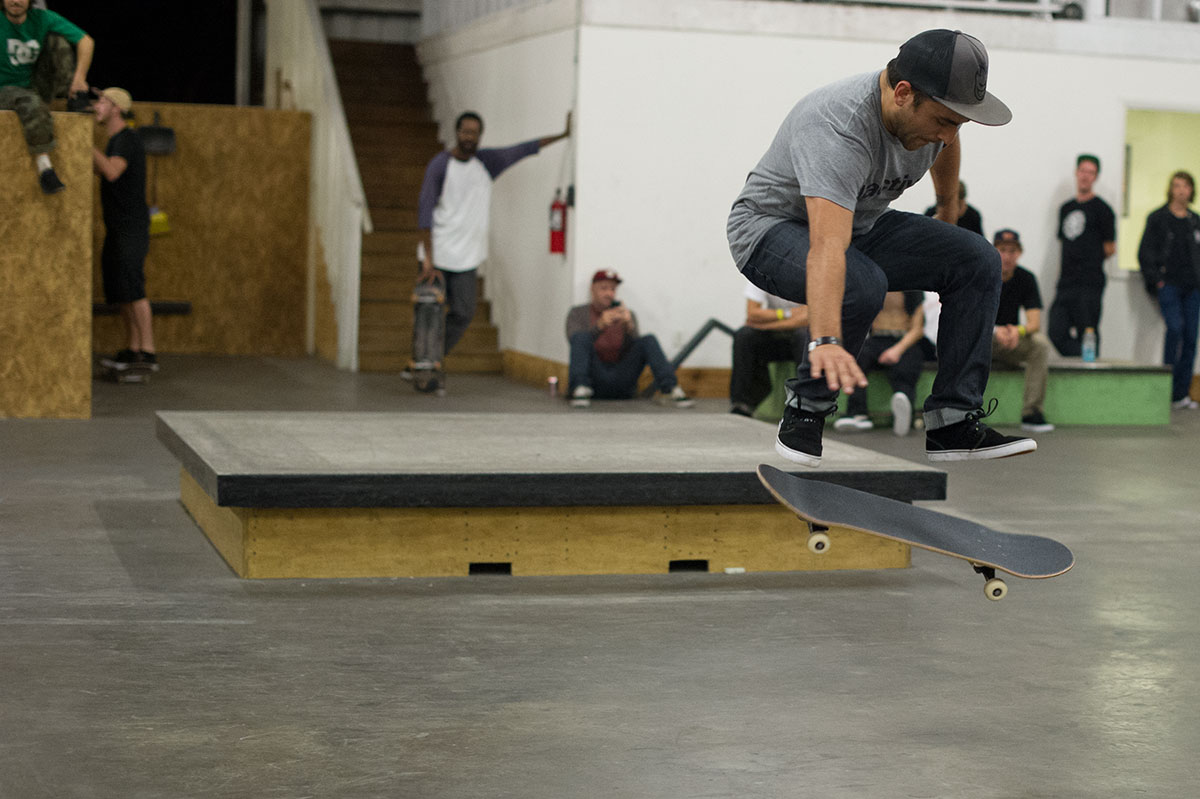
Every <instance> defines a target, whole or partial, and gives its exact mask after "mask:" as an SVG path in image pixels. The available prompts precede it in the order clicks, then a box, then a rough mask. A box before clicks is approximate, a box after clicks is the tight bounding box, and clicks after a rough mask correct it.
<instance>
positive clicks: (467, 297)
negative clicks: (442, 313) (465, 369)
mask: <svg viewBox="0 0 1200 799" xmlns="http://www.w3.org/2000/svg"><path fill="white" fill-rule="evenodd" d="M438 271H439V272H441V273H442V277H443V278H444V279H445V281H446V347H445V350H444V351H445V353H446V354H447V355H449V354H450V350H452V349H454V345H455V344H457V343H458V342H459V340H460V339H461V338H462V337H463V334H464V333H466V332H467V328H468V327H469V326H470V324H471V320H472V319H474V318H475V304H476V302H477V301H478V300H477V297H476V295H477V293H478V286H479V270H478V269H468V270H467V271H465V272H448V271H446V270H445V269H439V270H438Z"/></svg>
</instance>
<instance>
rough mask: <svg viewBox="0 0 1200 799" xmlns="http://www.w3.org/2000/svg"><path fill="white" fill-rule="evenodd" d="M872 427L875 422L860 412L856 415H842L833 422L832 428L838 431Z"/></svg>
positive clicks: (853, 430) (843, 431) (869, 428)
mask: <svg viewBox="0 0 1200 799" xmlns="http://www.w3.org/2000/svg"><path fill="white" fill-rule="evenodd" d="M874 427H875V423H874V422H872V421H871V417H869V416H867V415H866V414H865V413H860V414H858V415H856V416H843V417H841V418H840V419H837V420H836V421H835V422H834V423H833V429H834V430H837V431H838V432H839V433H846V432H857V431H859V430H872V429H874Z"/></svg>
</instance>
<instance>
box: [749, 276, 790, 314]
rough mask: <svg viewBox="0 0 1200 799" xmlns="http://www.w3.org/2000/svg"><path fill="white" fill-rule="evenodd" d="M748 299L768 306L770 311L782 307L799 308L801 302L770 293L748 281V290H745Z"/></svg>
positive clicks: (762, 305) (765, 306) (760, 305)
mask: <svg viewBox="0 0 1200 799" xmlns="http://www.w3.org/2000/svg"><path fill="white" fill-rule="evenodd" d="M744 294H745V295H746V299H748V300H752V301H754V302H756V303H758V304H759V307H762V308H766V309H767V310H769V311H774V310H777V309H780V308H782V309H783V310H785V311H786V310H787V309H789V308H798V307H799V306H800V303H798V302H792V301H791V300H785V299H784V298H783V297H776V296H775V295H774V294H768V293H767V292H765V291H763V290H762V289H760V288H759V287H758V286H756V285H754V284H753V283H751V282H749V281H746V290H745V292H744Z"/></svg>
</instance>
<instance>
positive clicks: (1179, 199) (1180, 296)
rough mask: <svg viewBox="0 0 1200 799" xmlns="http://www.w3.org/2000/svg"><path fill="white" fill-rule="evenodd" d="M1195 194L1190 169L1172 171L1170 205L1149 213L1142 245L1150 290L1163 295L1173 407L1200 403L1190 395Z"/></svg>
mask: <svg viewBox="0 0 1200 799" xmlns="http://www.w3.org/2000/svg"><path fill="white" fill-rule="evenodd" d="M1195 196H1196V182H1195V180H1193V179H1192V176H1191V175H1190V174H1188V173H1187V172H1176V173H1175V174H1174V175H1172V176H1171V182H1170V183H1169V184H1168V185H1167V204H1166V205H1164V206H1163V207H1161V208H1158V209H1156V210H1155V211H1152V212H1151V213H1150V216H1148V217H1146V230H1145V232H1143V233H1142V242H1141V244H1140V245H1139V246H1138V263H1139V264H1140V265H1141V267H1142V279H1143V280H1144V281H1145V283H1146V291H1148V292H1150V296H1152V297H1157V298H1158V307H1159V309H1160V310H1161V311H1162V316H1163V321H1164V322H1165V323H1166V326H1167V330H1166V336H1165V337H1164V341H1163V363H1165V364H1166V365H1167V366H1170V367H1172V373H1171V406H1172V407H1173V408H1177V409H1183V408H1192V409H1194V408H1197V407H1200V403H1197V402H1196V401H1195V400H1194V399H1192V398H1191V397H1190V396H1189V389H1190V388H1191V385H1192V365H1193V363H1194V362H1195V360H1196V334H1197V328H1198V327H1200V216H1197V215H1196V213H1195V212H1194V211H1192V210H1191V209H1190V208H1189V207H1188V206H1189V205H1190V204H1191V202H1192V200H1193V199H1194V198H1195Z"/></svg>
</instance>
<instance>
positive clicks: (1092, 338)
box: [1082, 327, 1096, 363]
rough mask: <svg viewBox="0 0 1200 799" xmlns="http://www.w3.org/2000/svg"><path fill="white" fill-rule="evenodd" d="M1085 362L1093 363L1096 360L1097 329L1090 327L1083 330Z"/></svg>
mask: <svg viewBox="0 0 1200 799" xmlns="http://www.w3.org/2000/svg"><path fill="white" fill-rule="evenodd" d="M1082 354H1083V362H1084V363H1093V362H1095V360H1096V329H1095V328H1092V327H1089V328H1087V329H1085V330H1084V331H1083V353H1082Z"/></svg>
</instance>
